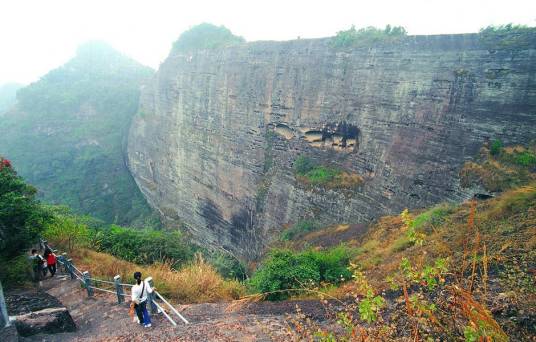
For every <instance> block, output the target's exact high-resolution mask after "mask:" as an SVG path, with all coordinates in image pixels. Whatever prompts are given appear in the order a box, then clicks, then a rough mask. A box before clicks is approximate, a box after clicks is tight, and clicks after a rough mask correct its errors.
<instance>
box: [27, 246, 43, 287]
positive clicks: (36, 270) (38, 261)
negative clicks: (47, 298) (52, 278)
mask: <svg viewBox="0 0 536 342" xmlns="http://www.w3.org/2000/svg"><path fill="white" fill-rule="evenodd" d="M30 262H31V264H32V270H33V278H34V281H36V282H38V281H40V280H41V279H42V277H43V268H44V265H45V259H43V257H42V256H41V255H39V253H37V249H32V255H31V256H30Z"/></svg>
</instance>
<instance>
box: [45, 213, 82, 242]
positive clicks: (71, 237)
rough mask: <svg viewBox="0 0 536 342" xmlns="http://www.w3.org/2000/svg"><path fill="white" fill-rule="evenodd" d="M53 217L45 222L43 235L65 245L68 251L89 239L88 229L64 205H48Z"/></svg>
mask: <svg viewBox="0 0 536 342" xmlns="http://www.w3.org/2000/svg"><path fill="white" fill-rule="evenodd" d="M49 210H50V212H51V213H53V219H52V220H50V222H48V223H47V224H46V229H45V232H44V236H45V237H46V238H47V239H48V240H50V241H54V242H55V243H57V244H60V245H62V246H65V247H66V248H67V250H68V251H69V252H70V251H72V250H73V248H74V247H75V246H77V245H85V243H86V242H87V241H88V240H89V229H88V227H87V225H86V224H84V223H83V221H82V219H81V218H79V217H77V216H74V215H71V214H70V212H69V209H68V208H66V207H49Z"/></svg>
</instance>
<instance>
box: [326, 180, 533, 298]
mask: <svg viewBox="0 0 536 342" xmlns="http://www.w3.org/2000/svg"><path fill="white" fill-rule="evenodd" d="M471 211H472V210H471V202H466V203H463V204H461V205H460V206H458V207H457V208H456V209H455V210H454V212H452V213H451V214H449V215H448V216H447V217H445V221H444V223H442V224H441V225H440V226H438V227H436V228H435V229H434V230H433V231H432V232H431V233H430V234H428V235H427V236H426V240H425V243H424V245H423V247H418V246H412V245H411V244H406V239H407V238H406V235H405V227H404V224H403V223H402V220H401V219H400V217H398V216H387V217H383V218H382V219H380V220H379V221H378V222H377V223H376V224H375V225H373V226H372V227H371V228H370V229H369V233H367V235H366V236H365V237H364V238H363V239H362V240H361V244H360V245H358V247H357V251H358V255H357V256H356V257H355V260H354V261H355V262H357V263H358V264H360V265H361V267H362V268H363V270H364V271H365V272H366V274H367V276H368V278H369V280H370V282H371V284H372V285H373V286H379V287H383V288H386V287H387V286H388V284H387V283H386V282H385V278H386V277H387V276H388V275H390V274H393V273H394V272H397V271H398V267H399V265H400V262H401V260H402V258H404V257H405V258H408V259H410V260H413V261H415V262H424V263H426V262H430V261H431V260H432V259H434V258H438V257H443V258H444V257H449V258H450V260H451V265H461V261H462V259H463V251H464V244H465V243H466V241H467V240H468V239H469V242H470V243H471V244H472V243H473V241H474V240H475V236H473V235H475V234H476V233H477V232H478V235H479V236H478V240H479V244H480V245H481V246H483V245H485V246H486V259H489V262H493V261H497V260H502V259H501V257H502V256H503V255H504V254H505V253H507V252H508V251H509V250H510V249H511V248H516V249H520V248H521V249H524V250H527V251H530V250H531V249H533V248H534V247H535V246H536V237H535V236H536V183H535V182H532V183H531V184H528V185H526V186H523V187H520V188H517V189H514V190H510V191H507V192H505V193H503V194H501V195H500V196H498V197H497V198H494V199H490V200H487V201H481V202H478V203H477V204H476V207H475V211H474V213H473V216H474V217H473V218H472V219H471ZM413 216H415V215H413ZM469 221H472V222H473V225H474V227H475V228H476V229H473V230H471V232H469V233H470V234H473V235H471V236H467V234H468V228H467V222H469ZM473 247H474V246H473V245H470V246H469V248H471V249H470V250H472V248H473ZM466 248H467V247H466ZM419 258H421V260H417V259H419ZM466 258H469V259H470V260H472V258H471V256H466ZM470 270H471V265H469V271H470ZM339 292H340V293H341V294H344V293H346V292H348V289H344V288H343V290H341V291H339V290H334V291H333V292H331V294H335V293H339Z"/></svg>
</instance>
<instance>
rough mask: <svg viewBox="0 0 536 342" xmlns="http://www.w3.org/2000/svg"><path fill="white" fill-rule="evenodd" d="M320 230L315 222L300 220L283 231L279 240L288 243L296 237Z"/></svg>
mask: <svg viewBox="0 0 536 342" xmlns="http://www.w3.org/2000/svg"><path fill="white" fill-rule="evenodd" d="M318 228H320V225H319V224H318V223H317V222H314V221H311V220H302V221H298V222H297V223H295V224H294V225H292V227H290V228H288V229H286V230H284V231H283V232H282V233H281V240H283V241H289V240H292V239H294V238H296V237H299V236H303V235H305V234H307V233H309V232H312V231H313V230H316V229H318Z"/></svg>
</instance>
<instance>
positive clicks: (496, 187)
mask: <svg viewBox="0 0 536 342" xmlns="http://www.w3.org/2000/svg"><path fill="white" fill-rule="evenodd" d="M535 168H536V143H535V142H532V143H531V144H529V146H528V147H526V146H509V147H504V146H503V143H502V142H501V141H500V140H494V141H492V142H491V143H490V144H489V146H484V147H483V148H482V149H481V151H480V155H479V157H478V158H477V159H476V160H475V161H470V162H466V163H465V165H464V166H463V168H462V170H461V171H460V180H461V185H462V186H464V187H470V186H481V187H483V188H484V189H485V190H487V191H490V192H500V191H505V190H508V189H511V188H514V187H517V186H520V185H522V184H526V183H527V182H529V181H531V180H536V175H535V174H534V169H535Z"/></svg>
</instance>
